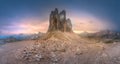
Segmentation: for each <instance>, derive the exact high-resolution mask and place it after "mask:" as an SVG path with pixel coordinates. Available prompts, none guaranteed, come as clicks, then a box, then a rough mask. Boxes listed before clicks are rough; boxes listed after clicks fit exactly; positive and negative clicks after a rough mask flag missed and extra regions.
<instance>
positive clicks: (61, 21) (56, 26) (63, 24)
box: [48, 8, 73, 32]
mask: <svg viewBox="0 0 120 64" xmlns="http://www.w3.org/2000/svg"><path fill="white" fill-rule="evenodd" d="M53 31H61V32H73V31H72V24H71V20H70V19H66V11H65V10H63V11H61V12H60V13H59V11H58V9H57V8H55V10H54V11H51V14H50V19H49V28H48V32H53Z"/></svg>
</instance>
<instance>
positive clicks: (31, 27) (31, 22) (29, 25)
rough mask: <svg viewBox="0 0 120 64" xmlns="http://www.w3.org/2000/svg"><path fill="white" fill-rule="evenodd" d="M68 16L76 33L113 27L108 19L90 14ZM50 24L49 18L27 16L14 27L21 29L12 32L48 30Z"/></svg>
mask: <svg viewBox="0 0 120 64" xmlns="http://www.w3.org/2000/svg"><path fill="white" fill-rule="evenodd" d="M67 17H68V18H70V19H71V22H72V24H73V30H74V32H76V33H80V32H83V31H87V32H96V31H100V30H105V29H109V28H112V25H111V23H110V22H107V21H108V20H104V19H99V18H97V17H94V16H92V15H89V14H82V15H81V16H79V15H68V16H67ZM48 26H49V20H48V19H46V20H40V19H34V18H26V19H22V20H21V23H15V24H14V27H18V28H20V29H18V30H15V31H13V32H12V33H15V34H19V33H37V32H46V31H47V29H48Z"/></svg>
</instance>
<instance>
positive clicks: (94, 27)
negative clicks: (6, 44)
mask: <svg viewBox="0 0 120 64" xmlns="http://www.w3.org/2000/svg"><path fill="white" fill-rule="evenodd" d="M54 8H58V9H59V11H61V10H63V9H65V10H66V12H67V18H70V19H71V22H72V24H73V30H74V32H78V33H79V32H82V31H87V32H96V31H100V30H108V29H109V30H116V31H120V29H119V28H120V0H0V34H19V33H37V32H46V31H47V29H48V26H49V14H50V12H51V11H52V10H54Z"/></svg>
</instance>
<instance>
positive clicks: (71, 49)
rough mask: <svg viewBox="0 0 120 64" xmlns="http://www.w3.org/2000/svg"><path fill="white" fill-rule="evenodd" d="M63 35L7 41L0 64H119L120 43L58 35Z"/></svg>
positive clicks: (0, 48) (0, 55)
mask: <svg viewBox="0 0 120 64" xmlns="http://www.w3.org/2000/svg"><path fill="white" fill-rule="evenodd" d="M60 35H61V36H62V34H60ZM60 35H55V34H54V36H52V37H51V38H49V39H47V40H44V39H40V40H29V41H21V42H15V43H8V44H5V45H3V46H1V47H0V64H120V50H119V49H120V43H119V42H115V43H110V44H104V43H93V42H89V41H86V40H84V39H79V40H80V41H71V40H67V39H65V40H62V38H61V39H60V38H57V37H58V36H60ZM63 35H65V34H63ZM67 35H68V36H67ZM67 35H66V38H71V39H72V37H71V36H69V34H67ZM71 35H72V34H71ZM47 36H48V35H47ZM73 38H75V39H76V37H75V36H74V37H73Z"/></svg>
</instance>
